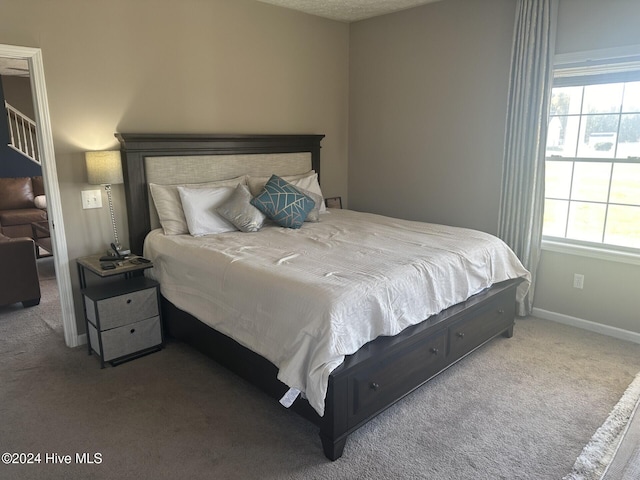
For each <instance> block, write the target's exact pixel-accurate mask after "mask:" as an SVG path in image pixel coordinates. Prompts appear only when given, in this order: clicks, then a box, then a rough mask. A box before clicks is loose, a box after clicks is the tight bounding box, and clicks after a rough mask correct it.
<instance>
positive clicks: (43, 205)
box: [33, 195, 47, 210]
mask: <svg viewBox="0 0 640 480" xmlns="http://www.w3.org/2000/svg"><path fill="white" fill-rule="evenodd" d="M33 204H34V205H35V207H36V208H39V209H40V210H46V209H47V197H46V196H45V195H38V196H36V197H35V198H34V199H33Z"/></svg>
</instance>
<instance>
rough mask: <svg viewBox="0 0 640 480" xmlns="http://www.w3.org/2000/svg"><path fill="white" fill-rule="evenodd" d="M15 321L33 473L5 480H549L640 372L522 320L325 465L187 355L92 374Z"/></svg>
mask: <svg viewBox="0 0 640 480" xmlns="http://www.w3.org/2000/svg"><path fill="white" fill-rule="evenodd" d="M44 303H45V302H43V304H44ZM36 308H40V307H36ZM17 310H18V309H17V308H16V309H13V308H4V309H0V418H1V419H2V426H1V427H0V428H1V430H0V453H3V452H16V453H29V452H31V453H35V454H37V453H39V454H40V463H36V464H30V465H4V464H0V478H20V479H84V478H92V479H112V478H137V479H140V480H142V479H152V478H153V479H165V478H166V479H182V478H188V479H201V478H202V479H204V478H210V479H243V480H244V479H254V478H255V479H258V478H259V479H327V480H328V479H368V478H371V479H405V478H406V479H438V480H446V479H474V480H475V479H489V478H490V479H509V480H513V479H535V480H545V479H554V480H556V479H560V478H562V477H563V476H564V475H565V474H567V473H568V472H570V471H571V468H572V466H573V463H574V461H575V459H576V457H577V456H578V455H579V454H580V452H581V451H582V448H583V447H584V446H585V445H586V444H587V442H589V440H590V438H591V436H592V435H593V434H594V432H595V431H596V430H597V429H598V427H600V425H601V424H602V423H603V422H604V420H605V419H606V418H607V416H608V414H609V412H610V411H611V409H612V408H613V406H614V405H616V402H618V400H619V399H620V397H621V395H622V394H623V392H624V391H625V389H626V388H627V386H628V385H629V383H630V382H631V381H632V380H633V378H634V377H635V375H636V374H637V373H638V372H639V371H640V345H636V344H632V343H628V342H624V341H620V340H616V339H613V338H610V337H605V336H601V335H598V334H594V333H591V332H586V331H582V330H578V329H575V328H572V327H568V326H565V325H560V324H556V323H553V322H547V321H543V320H539V319H536V318H528V319H524V320H518V321H517V323H516V329H515V335H514V337H513V338H511V339H506V338H498V339H495V340H494V341H492V342H490V343H489V344H487V345H486V346H485V347H483V348H482V349H481V350H479V351H477V352H475V353H474V354H473V355H472V356H470V357H468V358H466V359H465V360H463V361H462V362H460V363H459V364H457V365H455V366H454V367H452V368H451V369H449V370H448V371H447V372H445V373H444V374H442V375H440V376H439V377H437V378H435V379H434V380H432V381H431V382H429V383H428V384H427V385H426V386H424V387H423V388H421V389H419V390H418V391H416V392H414V393H413V394H412V395H410V396H409V397H407V398H406V399H404V400H403V401H401V402H399V403H398V404H396V405H395V406H394V407H392V408H390V409H389V410H387V411H386V412H385V413H383V414H382V415H380V416H379V417H378V418H376V419H375V420H374V421H372V422H370V423H369V424H367V425H366V426H365V427H363V428H361V429H360V430H358V431H357V432H355V433H353V434H352V435H351V436H350V437H349V440H348V441H347V445H346V448H345V453H344V456H343V457H342V458H341V459H339V460H338V461H336V462H329V461H328V460H326V459H325V457H324V456H323V454H322V449H321V445H320V440H319V437H318V434H317V429H316V427H314V426H313V425H311V424H310V423H308V422H307V421H305V420H304V419H302V418H300V417H298V416H297V415H295V414H294V413H293V412H289V411H287V410H285V409H284V408H282V407H281V406H280V405H279V404H278V403H277V402H276V401H274V400H271V399H270V398H267V397H266V396H264V395H263V394H262V393H261V392H259V391H257V390H256V389H254V388H253V387H252V386H250V385H248V384H246V383H245V382H244V381H242V380H240V379H239V378H237V377H236V376H234V375H233V374H231V373H229V372H227V371H226V370H225V369H224V368H222V367H220V366H219V365H217V364H216V363H215V362H213V361H211V360H209V359H207V358H205V357H203V356H202V355H201V354H199V353H197V352H196V351H194V350H193V349H191V348H189V347H188V346H186V345H183V344H180V343H175V342H169V343H168V344H167V346H166V348H165V349H164V350H162V351H161V352H158V353H154V354H152V355H148V356H146V357H143V358H140V359H137V360H135V361H132V362H130V363H126V364H123V365H121V366H119V367H116V368H112V367H107V368H105V369H104V370H101V369H100V368H99V363H98V360H97V359H96V358H95V357H90V356H88V355H87V351H86V348H85V347H82V348H77V349H69V348H67V347H66V346H65V345H64V339H63V335H62V331H61V327H60V326H59V325H58V326H56V325H55V321H54V320H55V319H52V318H48V319H47V318H46V317H47V315H40V314H38V313H37V312H35V310H34V311H33V312H31V311H30V312H26V311H21V312H18V311H17ZM76 454H79V455H80V456H81V457H82V454H87V455H85V456H84V459H93V460H98V459H99V461H100V463H97V462H96V463H93V464H86V463H84V464H82V463H78V462H77V458H76ZM97 454H99V455H97ZM56 455H57V456H56ZM64 455H70V456H71V457H70V462H71V463H70V464H68V465H67V464H63V465H61V464H58V463H53V461H54V460H57V461H59V459H60V458H64ZM96 455H97V456H96Z"/></svg>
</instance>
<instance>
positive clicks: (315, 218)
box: [296, 187, 324, 222]
mask: <svg viewBox="0 0 640 480" xmlns="http://www.w3.org/2000/svg"><path fill="white" fill-rule="evenodd" d="M296 188H297V189H298V190H300V193H304V194H305V195H306V196H307V197H309V198H310V199H311V200H313V201H314V203H315V204H316V206H315V207H313V209H312V210H311V211H310V212H309V215H307V218H305V219H304V221H305V222H319V221H320V205H322V204H323V203H322V202H324V200H323V198H322V195H318V194H317V193H315V192H312V191H310V190H306V189H304V188H300V187H296Z"/></svg>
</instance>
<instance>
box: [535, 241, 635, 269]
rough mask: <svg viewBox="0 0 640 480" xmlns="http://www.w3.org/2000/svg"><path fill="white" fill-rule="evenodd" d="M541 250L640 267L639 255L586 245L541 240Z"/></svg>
mask: <svg viewBox="0 0 640 480" xmlns="http://www.w3.org/2000/svg"><path fill="white" fill-rule="evenodd" d="M542 250H548V251H550V252H557V253H567V254H569V255H578V256H581V257H589V258H597V259H599V260H608V261H610V262H619V263H626V264H627V265H640V255H639V254H637V253H630V252H621V251H619V250H610V249H607V248H598V247H591V246H586V245H574V244H570V243H563V242H557V241H553V240H543V241H542Z"/></svg>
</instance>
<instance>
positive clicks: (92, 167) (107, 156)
mask: <svg viewBox="0 0 640 480" xmlns="http://www.w3.org/2000/svg"><path fill="white" fill-rule="evenodd" d="M84 158H85V160H86V162H87V177H88V182H89V183H90V184H92V185H116V184H118V183H123V180H122V163H121V162H120V152H119V151H118V150H110V151H104V152H86V153H85V154H84Z"/></svg>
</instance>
